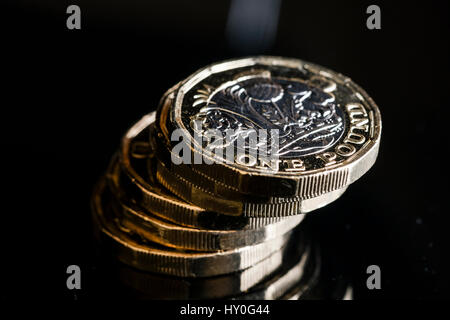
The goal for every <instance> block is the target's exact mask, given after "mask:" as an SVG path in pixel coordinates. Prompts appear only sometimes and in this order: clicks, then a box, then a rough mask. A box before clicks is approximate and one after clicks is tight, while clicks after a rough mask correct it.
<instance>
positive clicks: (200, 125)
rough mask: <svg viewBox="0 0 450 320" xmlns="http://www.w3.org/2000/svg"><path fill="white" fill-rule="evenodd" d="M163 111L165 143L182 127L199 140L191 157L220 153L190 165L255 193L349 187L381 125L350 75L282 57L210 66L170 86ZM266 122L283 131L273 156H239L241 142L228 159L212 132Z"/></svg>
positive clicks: (304, 193) (371, 154)
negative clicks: (214, 141)
mask: <svg viewBox="0 0 450 320" xmlns="http://www.w3.org/2000/svg"><path fill="white" fill-rule="evenodd" d="M158 115H159V119H158V125H159V127H160V132H161V134H162V135H163V137H164V140H165V143H166V145H167V148H169V149H170V150H172V148H173V147H174V146H175V142H172V141H171V134H172V132H174V131H175V130H177V129H178V130H181V132H182V133H183V136H184V137H187V138H189V140H190V142H192V143H193V144H192V145H190V154H189V155H188V156H189V157H190V158H189V160H191V161H192V163H194V158H195V156H194V155H195V154H197V155H198V154H201V155H200V158H201V157H202V156H203V159H207V160H208V161H209V162H214V160H218V161H216V162H214V163H213V164H206V163H203V164H195V165H194V164H192V165H189V164H184V165H189V166H191V167H192V168H193V170H196V171H198V172H201V173H203V174H205V175H207V176H209V177H211V178H212V179H214V180H217V181H219V182H221V183H224V184H226V185H228V186H230V187H234V188H236V189H237V190H238V191H239V192H242V193H245V194H253V195H267V196H281V197H293V196H300V197H302V198H310V197H315V196H317V195H320V194H323V193H327V192H330V191H333V190H337V189H340V188H343V187H345V186H347V185H348V184H350V183H352V182H354V181H355V180H357V179H358V178H359V177H361V176H362V175H363V174H364V173H365V172H366V171H367V170H368V169H369V168H370V167H371V166H372V165H373V163H374V162H375V159H376V156H377V153H378V145H379V140H380V133H381V119H380V114H379V111H378V108H377V107H376V105H375V104H374V102H373V101H372V99H371V98H370V97H369V96H368V95H367V94H366V93H365V92H364V91H363V90H362V89H361V88H359V87H358V86H357V85H356V84H354V83H353V82H352V81H351V80H350V79H348V78H346V77H344V76H342V75H340V74H337V73H335V72H333V71H331V70H328V69H325V68H322V67H320V66H317V65H313V64H310V63H305V62H302V61H300V60H294V59H285V58H277V57H253V58H245V59H239V60H233V61H227V62H222V63H218V64H215V65H212V66H209V67H206V68H204V69H202V70H200V71H198V72H196V73H195V74H193V75H192V76H191V77H189V78H188V79H186V80H185V81H184V82H183V83H182V84H181V85H180V86H179V87H178V89H176V90H174V91H173V92H172V93H171V94H168V95H167V97H166V99H165V100H164V101H163V103H162V104H161V106H160V108H159V112H158ZM260 129H265V130H272V129H273V130H278V131H277V132H279V143H278V145H277V146H278V148H270V147H269V148H268V152H267V154H268V157H269V159H276V160H275V161H269V162H270V164H267V161H266V160H267V158H258V156H256V157H253V158H251V159H250V156H249V155H245V157H244V158H245V161H243V159H239V157H240V156H241V155H242V152H239V150H238V149H237V147H235V149H234V158H233V159H231V160H230V159H226V158H225V153H223V152H222V153H220V152H217V151H220V150H222V149H224V147H223V144H222V147H220V146H219V147H217V145H215V146H214V148H211V145H209V143H210V142H211V139H209V138H208V137H209V136H207V135H208V134H209V132H210V130H215V132H217V131H219V132H220V133H225V132H226V130H234V131H233V132H237V133H235V134H234V135H232V136H233V137H236V139H237V137H239V136H240V134H241V132H243V134H248V130H260ZM246 130H247V131H246ZM195 135H199V136H200V137H202V138H203V139H202V141H200V142H199V141H198V139H197V140H196V139H194V137H195ZM267 139H268V140H267V141H269V140H270V139H272V140H273V139H274V138H273V137H271V136H269V138H267ZM267 141H266V142H267ZM228 145H230V143H228ZM270 146H271V145H270ZM243 148H247V149H248V150H252V148H254V146H251V145H245V144H244V146H243ZM257 149H258V152H259V149H260V148H259V147H258V148H257ZM213 151H214V152H213ZM222 151H223V150H222ZM184 156H185V157H186V155H184ZM197 159H198V157H197ZM181 172H182V171H181Z"/></svg>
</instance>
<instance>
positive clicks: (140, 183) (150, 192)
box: [110, 113, 295, 230]
mask: <svg viewBox="0 0 450 320" xmlns="http://www.w3.org/2000/svg"><path fill="white" fill-rule="evenodd" d="M154 120H155V114H154V113H151V114H149V115H147V116H144V117H143V118H142V119H141V120H140V121H138V122H137V123H136V124H135V125H134V126H133V127H132V128H131V129H130V130H129V131H128V132H127V134H126V135H125V137H124V138H123V140H122V146H121V150H120V153H119V154H120V163H121V166H122V167H123V174H120V175H114V176H112V177H110V178H111V179H113V180H114V179H118V181H116V182H115V183H117V184H119V186H120V188H121V190H123V191H128V193H127V195H126V196H127V197H128V198H129V199H130V201H134V202H136V204H137V205H139V206H141V207H142V208H144V209H146V210H147V211H149V212H151V213H153V214H154V215H156V216H158V217H159V218H162V219H164V220H168V221H170V222H173V223H176V224H179V225H182V226H187V227H194V228H200V229H212V230H242V229H256V228H260V227H262V226H265V225H268V224H272V223H275V222H278V221H281V220H283V219H285V218H278V217H272V218H270V217H268V218H246V217H231V216H227V215H222V214H217V213H216V212H211V211H207V209H204V208H201V207H199V206H195V205H192V204H189V203H186V202H184V201H182V200H180V199H179V198H177V197H175V196H173V195H172V194H170V193H169V192H167V191H166V190H164V189H163V188H161V187H159V186H158V183H157V182H156V181H153V179H152V178H153V171H156V168H155V169H153V168H150V174H148V172H147V164H148V163H147V159H148V158H149V157H151V154H152V150H151V149H150V145H149V144H148V136H149V128H150V125H151V124H152V123H154ZM177 183H178V182H175V184H177ZM294 224H295V223H294Z"/></svg>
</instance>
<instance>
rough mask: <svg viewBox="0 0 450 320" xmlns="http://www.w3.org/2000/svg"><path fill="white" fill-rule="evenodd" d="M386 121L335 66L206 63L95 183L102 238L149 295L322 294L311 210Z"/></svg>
mask: <svg viewBox="0 0 450 320" xmlns="http://www.w3.org/2000/svg"><path fill="white" fill-rule="evenodd" d="M380 133H381V119H380V114H379V111H378V108H377V107H376V105H375V104H374V102H373V101H372V100H371V98H370V97H369V96H368V95H367V94H366V93H365V92H364V91H363V90H362V89H361V88H360V87H358V86H357V85H356V84H354V83H353V82H352V81H351V80H350V79H349V78H347V77H344V76H342V75H340V74H337V73H335V72H333V71H331V70H328V69H325V68H323V67H320V66H317V65H314V64H310V63H306V62H303V61H300V60H294V59H286V58H279V57H251V58H245V59H239V60H233V61H226V62H221V63H217V64H214V65H211V66H208V67H206V68H204V69H202V70H200V71H197V72H196V73H194V74H193V75H192V76H190V77H189V78H187V79H186V80H184V81H182V82H180V83H179V84H177V85H176V86H175V87H173V88H171V89H170V90H169V91H168V92H167V93H166V94H165V95H164V96H163V98H162V99H161V102H160V105H159V107H158V110H157V112H156V113H155V112H153V113H150V114H148V115H146V116H144V117H143V118H142V119H141V120H140V121H138V122H137V123H136V124H135V125H134V126H133V127H132V128H130V129H129V131H128V132H127V133H126V135H125V136H124V138H123V140H122V143H121V146H120V149H119V151H118V152H117V154H116V155H115V156H114V157H113V159H112V160H111V164H110V166H109V168H108V170H107V173H106V175H105V177H104V178H103V179H102V180H101V181H100V182H99V184H98V186H97V188H96V190H95V192H94V195H93V197H92V209H93V218H94V225H95V227H96V228H95V230H96V235H97V238H98V239H99V241H100V244H101V248H102V249H103V251H104V252H106V253H107V255H109V256H111V257H113V258H114V260H116V261H118V263H117V265H116V267H117V277H118V279H120V281H121V282H122V283H123V284H125V285H126V286H127V287H129V288H130V289H132V290H133V292H135V293H136V294H137V295H138V296H140V297H144V298H155V299H203V298H207V299H211V298H230V299H305V298H313V297H315V295H314V292H315V290H314V289H315V288H316V287H317V286H318V285H319V284H318V283H319V280H320V269H321V268H320V261H321V260H320V254H319V253H318V250H317V247H316V246H315V244H314V241H312V240H311V237H310V236H308V232H307V231H308V228H307V227H305V223H304V222H302V221H303V220H304V217H305V213H307V212H311V211H313V210H316V209H318V208H320V207H323V206H325V205H327V204H329V203H331V202H333V201H335V200H336V199H338V198H339V197H340V196H341V195H342V194H343V193H344V192H345V190H346V188H347V186H348V185H349V184H351V183H352V182H354V181H356V180H357V179H358V178H360V177H361V176H362V175H363V174H364V173H365V172H366V171H367V170H368V169H369V168H370V167H371V166H372V165H373V164H374V162H375V159H376V156H377V153H378V146H379V140H380ZM318 298H320V297H318Z"/></svg>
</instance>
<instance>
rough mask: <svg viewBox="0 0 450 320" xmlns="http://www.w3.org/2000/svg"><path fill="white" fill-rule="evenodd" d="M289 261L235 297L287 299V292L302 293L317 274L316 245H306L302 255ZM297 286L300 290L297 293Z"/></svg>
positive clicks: (307, 289) (318, 262)
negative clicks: (263, 280) (244, 292)
mask: <svg viewBox="0 0 450 320" xmlns="http://www.w3.org/2000/svg"><path fill="white" fill-rule="evenodd" d="M294 256H295V258H294V259H291V261H290V263H287V264H284V265H283V267H282V268H281V269H280V270H278V272H277V273H276V274H274V275H273V276H272V277H270V278H268V279H267V280H266V281H265V282H262V283H260V284H259V285H257V286H255V287H254V288H252V289H251V290H250V291H249V292H248V293H246V294H244V295H241V296H238V297H236V299H241V300H244V299H245V300H275V299H288V298H290V297H287V295H288V293H289V292H292V291H294V292H295V293H296V294H297V295H302V294H304V293H306V292H307V291H309V290H310V288H312V287H313V286H314V285H315V283H316V281H317V277H318V275H319V270H320V256H319V252H318V250H317V248H316V247H314V246H312V245H310V246H308V248H307V250H306V252H305V253H304V254H303V255H298V254H297V255H294ZM299 288H301V290H302V292H301V293H299Z"/></svg>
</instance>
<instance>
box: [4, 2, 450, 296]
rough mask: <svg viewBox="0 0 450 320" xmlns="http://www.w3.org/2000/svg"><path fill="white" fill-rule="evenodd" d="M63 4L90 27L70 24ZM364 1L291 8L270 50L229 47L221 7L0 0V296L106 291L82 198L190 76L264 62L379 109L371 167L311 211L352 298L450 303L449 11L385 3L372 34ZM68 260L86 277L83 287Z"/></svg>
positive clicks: (224, 6)
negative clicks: (324, 70)
mask: <svg viewBox="0 0 450 320" xmlns="http://www.w3.org/2000/svg"><path fill="white" fill-rule="evenodd" d="M70 4H77V5H79V6H80V7H81V11H82V29H81V30H68V29H67V28H66V18H67V16H68V15H67V14H66V8H67V6H68V5H70ZM370 4H373V3H371V2H356V1H345V2H337V1H333V2H332V1H318V0H314V1H283V3H282V5H281V11H280V17H279V24H278V30H277V34H276V38H275V41H274V43H272V44H266V45H265V46H264V45H263V46H259V47H258V46H256V47H254V48H250V49H249V48H243V47H241V48H240V47H236V46H233V43H231V42H230V41H229V39H228V40H227V37H226V34H225V26H226V21H227V14H228V9H229V6H230V4H229V2H228V1H183V2H182V1H171V0H165V1H137V0H128V1H125V0H122V1H106V0H101V1H100V0H99V1H79V0H73V1H72V0H71V1H65V0H61V1H53V2H51V1H40V2H39V3H36V2H35V3H33V2H31V1H30V3H27V2H26V1H14V2H11V3H8V2H7V3H4V1H2V7H1V10H0V15H1V16H0V19H1V29H0V30H1V31H0V32H1V38H0V48H1V49H0V50H1V55H2V59H1V61H2V63H1V65H2V67H1V71H0V75H1V78H2V84H1V91H0V92H1V98H2V99H1V101H2V102H1V113H0V114H1V116H0V119H1V127H0V130H1V131H0V132H1V135H0V141H1V165H2V166H1V170H2V191H1V195H2V202H1V203H2V204H1V214H2V224H1V226H2V229H3V230H2V238H4V239H3V241H2V247H4V248H2V268H5V270H4V272H3V273H2V275H3V276H4V279H3V282H4V283H5V282H6V283H7V284H8V288H9V289H8V290H2V291H1V295H2V296H4V297H11V296H19V297H22V298H23V297H25V298H31V299H48V298H52V299H53V298H56V299H68V300H73V299H90V298H97V297H95V294H94V293H95V292H96V291H95V290H93V289H92V287H93V286H94V285H93V283H95V279H93V276H92V274H94V273H93V270H94V268H95V267H94V265H93V254H92V242H91V225H90V209H89V198H90V195H91V192H92V189H93V186H94V184H95V182H96V181H97V180H98V178H99V177H100V176H101V175H102V173H103V172H104V170H105V169H106V166H107V163H108V160H109V158H110V157H111V155H112V154H113V152H114V150H115V149H116V148H117V147H118V144H119V139H120V137H121V135H122V134H123V133H124V132H125V130H126V129H127V128H128V127H129V126H131V125H132V124H133V122H134V121H136V120H138V119H139V118H140V117H141V116H142V115H144V114H146V113H148V112H149V111H152V110H154V108H155V106H156V104H157V103H158V101H159V98H160V96H161V95H162V94H163V93H164V92H165V90H167V89H168V88H169V87H171V86H172V85H173V84H175V83H176V82H178V81H179V80H182V79H183V78H185V77H186V76H188V75H189V74H191V73H192V72H194V71H195V70H197V69H199V68H201V67H203V66H205V65H206V64H209V63H212V62H215V61H219V60H223V59H228V58H233V57H239V56H242V55H248V54H269V55H280V56H287V57H295V58H300V59H304V60H306V61H311V62H315V63H317V64H320V65H323V66H326V67H328V68H331V69H333V70H335V71H338V72H341V73H343V74H345V75H347V76H349V77H351V78H352V79H353V80H354V81H355V82H356V83H358V84H359V85H361V86H362V87H363V88H364V89H365V90H366V91H367V92H368V93H369V95H371V96H372V98H373V99H374V100H375V101H376V103H377V104H378V106H379V108H380V110H381V114H382V120H383V131H382V141H381V148H380V153H379V157H378V160H377V162H376V164H375V166H374V167H373V168H372V169H371V170H370V171H369V173H367V174H366V175H365V176H364V177H363V178H361V179H360V180H359V181H357V182H356V183H355V184H353V185H352V186H350V188H349V189H348V191H347V192H346V193H345V194H344V196H343V197H342V198H341V199H340V200H339V201H337V202H335V203H333V204H331V205H330V206H328V207H327V208H324V209H321V210H320V212H317V213H314V215H315V216H314V225H315V227H314V230H315V232H316V233H318V234H320V237H321V238H322V242H323V245H324V247H325V248H326V250H327V251H328V253H329V256H330V257H331V258H330V259H332V260H333V261H334V262H333V263H334V264H336V265H339V266H340V268H342V270H343V272H344V273H346V274H348V275H349V276H350V277H351V278H352V279H353V281H354V284H355V297H356V298H362V299H373V298H425V299H428V298H448V297H449V293H448V289H449V276H448V274H449V272H448V270H449V265H448V261H447V260H448V259H447V255H448V252H449V250H448V249H449V246H448V244H449V242H448V237H447V235H448V233H449V232H448V230H447V229H448V228H449V226H450V225H449V224H448V222H449V221H448V220H449V219H448V217H447V215H448V213H449V211H448V208H447V206H446V202H447V200H448V199H447V198H448V189H449V188H448V167H449V157H448V155H447V152H446V151H447V150H448V147H449V145H448V139H449V134H448V126H449V122H448V117H447V116H446V114H447V112H446V111H447V110H446V109H447V108H449V94H448V92H449V80H448V79H449V77H448V66H449V62H448V59H449V46H448V38H449V35H448V20H449V7H448V3H446V2H444V1H422V2H420V5H419V4H413V3H412V2H395V4H394V1H391V2H389V3H388V2H386V3H380V2H376V3H375V4H378V5H379V6H380V8H381V15H382V29H381V30H368V29H367V28H366V19H367V17H368V15H367V14H366V8H367V6H368V5H370ZM244 49H245V50H244ZM71 264H77V265H80V266H81V268H82V270H87V272H84V273H83V275H85V274H86V275H87V276H86V277H83V288H84V289H83V290H81V291H79V292H76V293H74V292H70V291H68V290H67V289H66V284H65V280H66V268H67V266H68V265H71ZM371 264H376V265H379V266H380V267H381V271H382V289H381V290H378V291H377V290H375V291H369V290H367V289H366V287H365V281H366V278H367V275H366V273H365V272H366V268H367V266H369V265H371Z"/></svg>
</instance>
